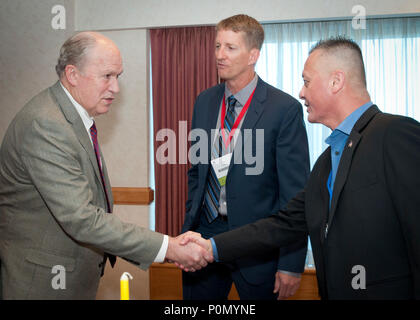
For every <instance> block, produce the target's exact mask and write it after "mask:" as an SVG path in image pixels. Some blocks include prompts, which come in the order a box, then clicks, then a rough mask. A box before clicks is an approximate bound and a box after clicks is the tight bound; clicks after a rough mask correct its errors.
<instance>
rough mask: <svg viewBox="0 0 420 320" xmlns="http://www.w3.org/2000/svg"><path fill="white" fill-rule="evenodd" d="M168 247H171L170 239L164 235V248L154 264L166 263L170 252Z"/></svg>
mask: <svg viewBox="0 0 420 320" xmlns="http://www.w3.org/2000/svg"><path fill="white" fill-rule="evenodd" d="M168 245H169V238H168V236H167V235H166V234H165V235H163V241H162V246H161V247H160V250H159V252H158V254H157V256H156V258H155V261H154V262H159V263H162V262H164V261H165V257H166V251H167V250H168Z"/></svg>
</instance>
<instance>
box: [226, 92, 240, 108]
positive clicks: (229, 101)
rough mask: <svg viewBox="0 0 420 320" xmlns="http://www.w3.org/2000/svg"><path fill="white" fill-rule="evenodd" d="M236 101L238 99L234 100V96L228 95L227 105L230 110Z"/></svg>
mask: <svg viewBox="0 0 420 320" xmlns="http://www.w3.org/2000/svg"><path fill="white" fill-rule="evenodd" d="M237 101H238V100H236V98H235V97H234V96H233V95H231V96H229V97H228V106H229V109H230V110H233V108H234V107H235V104H236V102H237Z"/></svg>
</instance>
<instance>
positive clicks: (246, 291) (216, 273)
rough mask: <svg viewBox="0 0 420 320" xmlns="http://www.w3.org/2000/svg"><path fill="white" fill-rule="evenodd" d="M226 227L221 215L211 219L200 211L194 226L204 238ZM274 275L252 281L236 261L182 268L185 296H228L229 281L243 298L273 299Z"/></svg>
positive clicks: (188, 297) (197, 297) (189, 297)
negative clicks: (254, 282)
mask: <svg viewBox="0 0 420 320" xmlns="http://www.w3.org/2000/svg"><path fill="white" fill-rule="evenodd" d="M228 230H229V227H228V223H227V221H224V220H223V219H221V218H220V217H219V218H217V219H216V220H214V221H213V222H212V223H209V222H208V221H207V218H206V216H205V214H204V213H202V214H201V218H200V226H199V227H198V229H196V230H195V231H196V232H199V233H200V234H201V235H202V236H203V237H204V238H206V239H208V238H211V237H212V236H214V235H216V234H219V233H222V232H226V231H228ZM274 280H275V279H274V274H273V279H272V280H271V281H270V282H268V283H263V284H260V285H253V284H250V283H248V282H247V281H246V279H244V278H243V276H242V274H241V272H240V270H239V269H238V268H237V266H236V265H235V264H224V263H217V262H215V263H211V264H209V265H208V266H207V267H205V268H203V269H201V270H199V271H196V272H182V287H183V297H184V300H227V297H228V294H229V291H230V288H231V287H232V283H235V287H236V290H237V291H238V294H239V297H240V298H241V299H242V300H261V299H262V300H274V299H276V295H275V294H273V290H274Z"/></svg>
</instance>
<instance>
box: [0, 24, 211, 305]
mask: <svg viewBox="0 0 420 320" xmlns="http://www.w3.org/2000/svg"><path fill="white" fill-rule="evenodd" d="M56 71H57V74H58V76H59V81H57V83H55V84H54V85H53V86H52V87H50V88H48V89H46V90H44V91H42V92H41V93H39V94H38V95H37V96H35V97H34V98H33V99H32V100H31V101H29V102H28V103H27V104H26V105H25V106H24V108H23V109H22V110H21V111H20V112H19V113H18V114H17V115H16V117H15V118H14V120H13V121H12V123H11V124H10V126H9V128H8V130H7V132H6V134H5V137H4V140H3V143H2V146H1V149H0V260H1V262H0V263H1V267H0V268H1V273H0V274H1V276H0V283H1V287H2V290H1V291H2V292H1V293H0V294H1V295H2V297H3V298H4V299H94V298H95V296H96V291H97V288H98V283H99V279H100V277H101V275H102V274H103V269H104V265H105V262H106V259H109V260H110V262H111V265H113V264H114V263H115V256H120V257H122V258H124V259H126V260H127V261H130V262H131V263H133V264H135V265H138V266H139V267H140V268H142V269H147V268H148V267H149V265H150V264H151V263H152V262H163V261H165V259H166V260H172V261H176V262H179V263H185V264H187V265H188V266H190V267H191V268H192V269H200V268H201V267H203V266H205V265H206V264H207V260H209V261H211V259H212V257H211V256H210V255H208V254H207V253H206V252H205V250H204V249H202V248H201V247H199V246H198V245H196V244H192V246H191V247H187V246H180V245H179V238H171V237H168V236H166V235H162V234H160V233H156V232H152V231H150V230H148V229H144V228H140V227H138V226H136V225H133V224H129V223H124V222H122V221H121V220H119V219H118V218H117V217H116V216H115V215H114V214H111V213H112V207H113V198H112V192H111V185H110V182H109V179H108V175H107V169H106V165H105V161H104V158H103V156H102V153H101V151H100V148H99V144H98V141H97V131H96V126H95V122H94V118H93V117H95V116H98V115H101V114H105V113H106V112H108V110H109V108H110V106H111V104H112V102H113V99H114V97H115V94H116V93H118V91H119V87H118V77H119V75H120V74H121V73H122V71H123V67H122V59H121V55H120V52H119V50H118V48H117V46H116V45H115V44H114V43H113V42H112V41H111V40H110V39H108V38H106V37H105V36H103V35H101V34H99V33H94V32H82V33H79V34H77V35H75V36H73V37H71V38H70V39H68V40H67V41H66V42H65V43H64V44H63V46H62V48H61V51H60V57H59V60H58V64H57V66H56ZM57 266H60V267H61V268H64V270H65V272H66V273H65V275H66V288H65V290H59V289H55V288H54V286H53V282H52V279H53V277H54V276H55V274H54V273H53V269H54V268H57Z"/></svg>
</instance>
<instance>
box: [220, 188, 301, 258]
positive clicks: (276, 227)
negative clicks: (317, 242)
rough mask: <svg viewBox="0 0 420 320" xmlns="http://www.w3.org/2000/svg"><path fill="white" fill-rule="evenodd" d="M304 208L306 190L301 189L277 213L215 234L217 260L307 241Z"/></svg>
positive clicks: (254, 253)
mask: <svg viewBox="0 0 420 320" xmlns="http://www.w3.org/2000/svg"><path fill="white" fill-rule="evenodd" d="M304 208H305V191H304V190H302V191H301V192H299V193H298V194H297V195H296V196H295V198H293V199H292V200H291V201H290V202H289V203H288V205H287V208H286V209H285V210H282V211H280V212H279V213H278V214H276V215H272V216H270V217H268V218H265V219H261V220H258V221H256V222H254V223H251V224H247V225H245V226H242V227H240V228H237V229H234V230H231V231H229V232H225V233H221V234H218V235H216V236H214V237H213V240H214V242H215V244H216V247H217V252H218V255H219V261H220V262H230V261H233V260H235V259H239V258H242V257H246V256H253V255H257V254H261V253H264V252H267V253H269V252H271V251H272V250H273V249H278V248H281V247H285V246H287V245H291V244H293V243H297V242H299V241H307V237H308V230H307V227H306V220H305V211H304Z"/></svg>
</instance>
